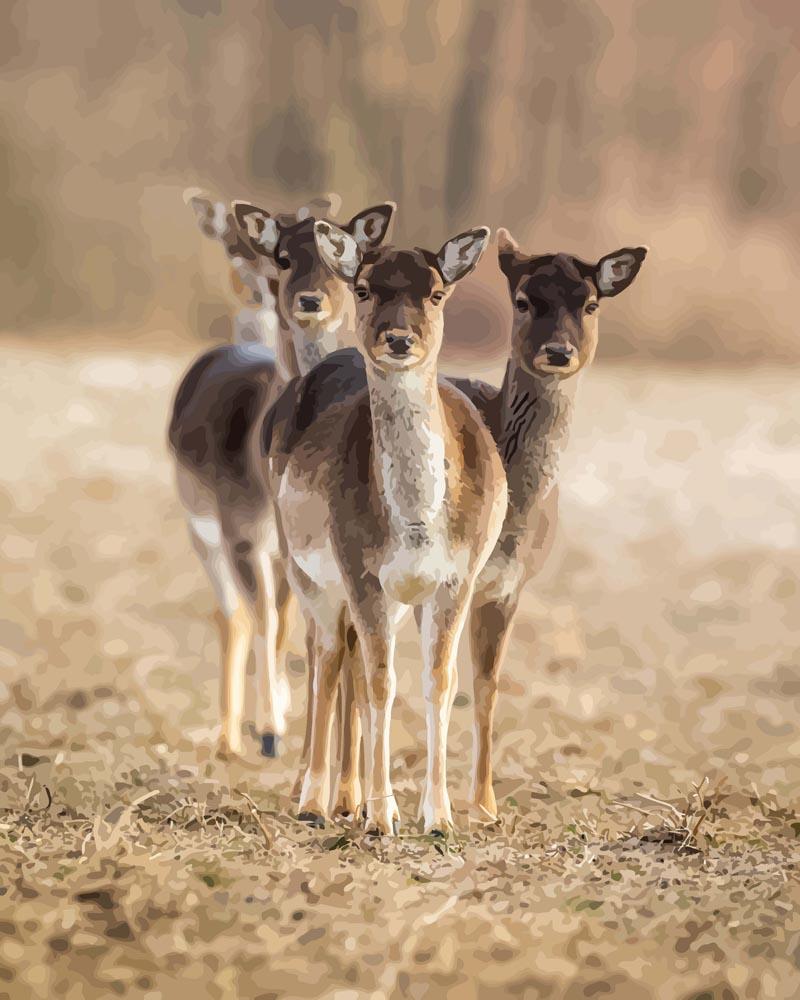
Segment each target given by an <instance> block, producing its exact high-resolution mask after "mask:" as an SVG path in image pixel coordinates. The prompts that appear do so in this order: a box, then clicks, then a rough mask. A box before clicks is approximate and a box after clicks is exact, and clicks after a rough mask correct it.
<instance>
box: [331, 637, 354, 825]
mask: <svg viewBox="0 0 800 1000" xmlns="http://www.w3.org/2000/svg"><path fill="white" fill-rule="evenodd" d="M345 647H346V653H345V661H344V665H343V668H342V683H341V688H340V692H341V697H340V698H339V699H338V700H337V708H339V707H341V711H340V712H338V713H337V721H338V723H339V750H340V754H339V757H340V759H339V782H338V791H337V794H336V801H335V803H334V806H333V813H332V814H333V816H342V817H345V818H350V817H355V816H356V815H357V813H358V809H359V807H360V806H361V767H360V763H361V720H360V718H359V708H358V704H357V702H356V695H355V679H354V676H353V674H354V669H355V670H358V669H359V666H360V662H361V651H360V650H359V648H358V638H357V636H356V632H355V629H354V628H353V627H352V626H349V627H348V628H347V629H346V632H345ZM354 659H357V660H358V661H359V666H355V667H354V664H353V660H354Z"/></svg>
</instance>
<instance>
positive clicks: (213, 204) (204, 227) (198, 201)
mask: <svg viewBox="0 0 800 1000" xmlns="http://www.w3.org/2000/svg"><path fill="white" fill-rule="evenodd" d="M183 200H184V202H185V204H187V205H188V206H189V207H190V208H191V209H192V211H193V212H194V216H195V218H196V219H197V225H198V226H199V227H200V232H201V233H202V234H203V235H204V236H207V237H208V238H209V239H211V240H223V239H224V238H225V237H226V236H227V235H228V234H229V232H230V228H231V227H230V223H229V220H228V209H227V207H226V205H225V203H224V202H222V201H213V200H212V199H211V198H209V197H208V195H207V194H206V193H205V191H201V190H200V188H186V190H185V191H184V192H183Z"/></svg>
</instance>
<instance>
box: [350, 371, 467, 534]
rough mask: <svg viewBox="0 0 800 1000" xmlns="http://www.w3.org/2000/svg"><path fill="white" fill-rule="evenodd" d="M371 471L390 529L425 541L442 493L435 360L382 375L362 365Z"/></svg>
mask: <svg viewBox="0 0 800 1000" xmlns="http://www.w3.org/2000/svg"><path fill="white" fill-rule="evenodd" d="M367 382H368V386H369V399H370V410H371V416H372V439H373V455H372V461H373V475H374V478H375V482H376V484H377V487H378V492H379V495H380V497H381V500H382V502H383V504H384V506H385V509H386V511H387V514H388V517H389V521H390V524H391V525H392V528H393V530H394V532H396V533H398V534H399V535H400V536H401V537H402V538H403V539H405V540H407V541H410V542H411V543H413V544H414V545H421V544H425V543H426V542H428V541H430V540H432V539H431V536H432V533H433V532H434V530H435V528H436V524H437V522H438V521H439V519H440V517H441V514H442V511H443V507H444V501H445V492H446V482H447V479H446V465H445V455H446V426H445V418H444V412H443V409H442V401H441V397H440V395H439V388H438V382H437V374H436V365H435V364H433V363H429V364H424V365H419V366H417V367H416V368H413V369H411V370H410V371H405V372H404V371H399V372H391V373H389V374H386V373H384V372H381V371H378V370H377V369H375V368H374V367H373V366H372V365H368V366H367Z"/></svg>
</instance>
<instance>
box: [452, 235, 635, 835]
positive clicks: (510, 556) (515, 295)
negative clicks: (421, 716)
mask: <svg viewBox="0 0 800 1000" xmlns="http://www.w3.org/2000/svg"><path fill="white" fill-rule="evenodd" d="M646 253H647V248H646V247H626V248H624V249H621V250H617V251H615V252H614V253H611V254H608V255H606V256H605V257H602V258H601V259H600V260H599V261H598V262H597V263H587V262H585V261H583V260H581V259H579V258H578V257H573V256H570V255H569V254H563V253H561V254H556V255H551V254H548V255H544V256H529V255H528V254H525V253H523V252H522V251H521V250H520V248H519V246H518V245H517V244H516V242H515V241H514V240H513V239H512V237H511V236H510V234H509V233H508V232H507V231H506V230H503V229H501V230H499V231H498V255H499V262H500V268H501V270H502V272H503V274H504V275H505V277H506V280H507V282H508V287H509V291H510V294H511V300H512V303H513V306H514V321H513V329H512V341H511V356H510V358H509V361H508V365H507V367H506V373H505V377H504V379H503V384H502V386H501V387H500V389H499V390H498V389H496V388H494V387H493V386H489V385H486V384H485V383H481V382H477V381H473V382H467V381H465V380H459V379H456V380H454V381H455V384H456V385H457V386H458V387H459V389H461V391H462V392H464V393H465V395H467V396H468V397H469V398H470V399H471V400H472V402H473V403H474V405H475V406H476V408H477V409H478V410H479V411H480V413H481V415H482V416H483V418H484V420H485V421H486V424H487V426H488V427H489V428H490V430H491V432H492V435H493V437H494V439H495V441H496V442H497V448H498V451H499V452H500V456H501V458H502V460H503V466H504V468H505V471H506V476H507V478H508V512H507V514H506V517H505V522H504V524H503V527H502V531H501V533H500V537H499V538H498V540H497V544H496V545H495V547H494V550H493V551H492V553H491V555H490V556H489V559H488V561H487V562H486V565H485V566H484V568H483V569H482V570H481V573H480V575H479V576H478V579H477V582H476V584H475V592H474V596H473V598H472V605H471V609H470V613H469V628H468V631H469V633H470V638H471V641H472V650H473V665H474V675H473V683H474V697H475V706H474V709H475V730H474V759H473V786H472V796H471V797H472V804H473V806H474V808H475V810H476V812H477V814H478V816H479V817H482V818H483V819H486V820H488V821H492V820H495V819H496V818H497V803H496V800H495V795H494V791H493V788H492V725H493V720H494V711H495V704H496V700H497V681H498V676H499V673H500V668H501V666H502V663H503V658H504V656H505V652H506V649H507V647H508V641H509V637H510V634H511V626H512V622H513V620H514V615H515V613H516V610H517V606H518V604H519V599H520V595H521V593H522V589H523V587H524V586H525V585H526V583H528V582H529V581H530V580H531V579H532V578H533V577H534V576H535V575H536V573H537V572H538V571H539V569H540V568H541V566H542V563H543V562H544V559H545V558H546V556H547V554H548V552H549V550H550V548H551V546H552V542H553V535H554V531H555V527H556V519H557V502H558V500H557V488H556V476H557V470H558V460H559V455H560V453H561V451H562V450H563V447H564V445H565V443H566V440H567V435H568V432H569V427H570V422H571V417H572V404H573V395H574V393H573V389H574V386H575V382H574V381H569V380H570V379H571V377H572V376H574V375H576V374H577V373H578V372H580V371H582V370H583V369H584V368H585V367H586V366H587V365H588V364H589V363H590V362H591V360H592V359H593V357H594V354H595V350H596V348H597V339H598V311H599V309H600V308H601V305H602V303H603V302H604V301H605V300H606V299H607V298H610V297H612V296H614V295H618V294H619V293H620V292H621V291H623V290H624V289H625V288H627V287H628V286H629V285H630V284H631V282H632V281H633V279H634V278H635V277H636V275H637V274H638V272H639V268H640V267H641V265H642V262H643V260H644V258H645V255H646Z"/></svg>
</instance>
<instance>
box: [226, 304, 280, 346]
mask: <svg viewBox="0 0 800 1000" xmlns="http://www.w3.org/2000/svg"><path fill="white" fill-rule="evenodd" d="M278 326H279V322H278V314H277V313H276V312H275V310H274V308H273V307H272V306H269V305H252V306H245V307H244V308H242V309H240V310H239V311H238V312H237V314H236V316H235V318H234V321H233V342H234V344H265V345H270V346H271V345H272V344H274V343H275V340H276V337H277V333H278Z"/></svg>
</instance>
